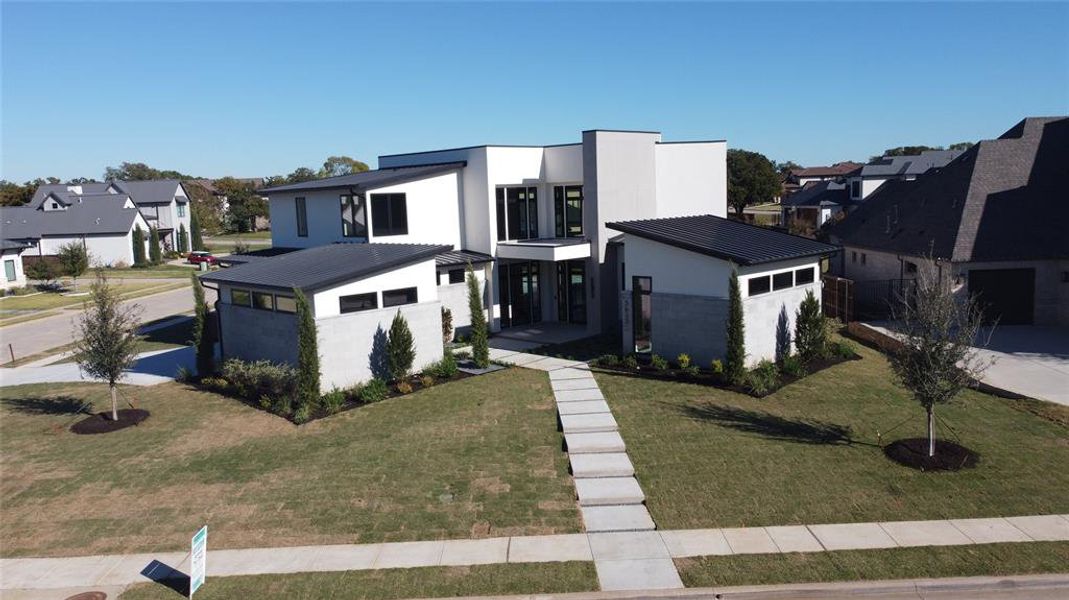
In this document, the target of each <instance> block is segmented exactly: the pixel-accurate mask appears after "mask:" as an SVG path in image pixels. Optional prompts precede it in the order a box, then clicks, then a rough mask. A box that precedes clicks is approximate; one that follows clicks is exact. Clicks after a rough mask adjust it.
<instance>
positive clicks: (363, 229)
mask: <svg viewBox="0 0 1069 600" xmlns="http://www.w3.org/2000/svg"><path fill="white" fill-rule="evenodd" d="M341 234H342V237H347V238H366V237H367V207H366V203H365V201H364V196H363V195H362V194H342V195H341Z"/></svg>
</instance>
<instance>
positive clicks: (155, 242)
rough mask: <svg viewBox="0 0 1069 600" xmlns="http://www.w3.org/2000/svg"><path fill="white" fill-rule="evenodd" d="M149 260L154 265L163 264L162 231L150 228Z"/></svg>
mask: <svg viewBox="0 0 1069 600" xmlns="http://www.w3.org/2000/svg"><path fill="white" fill-rule="evenodd" d="M148 260H149V262H150V263H152V264H154V265H158V264H160V263H162V262H163V257H162V255H161V254H160V230H159V229H156V228H155V227H149V228H148Z"/></svg>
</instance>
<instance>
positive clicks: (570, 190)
mask: <svg viewBox="0 0 1069 600" xmlns="http://www.w3.org/2000/svg"><path fill="white" fill-rule="evenodd" d="M553 212H554V221H553V224H554V226H555V229H556V230H555V231H554V233H555V234H556V236H557V237H561V238H562V237H582V236H583V186H581V185H556V186H553Z"/></svg>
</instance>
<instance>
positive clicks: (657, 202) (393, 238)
mask: <svg viewBox="0 0 1069 600" xmlns="http://www.w3.org/2000/svg"><path fill="white" fill-rule="evenodd" d="M726 151H727V146H726V143H725V142H724V141H722V140H720V141H704V142H681V143H672V142H664V141H663V140H662V139H661V134H660V133H657V132H641V131H607V130H590V131H584V132H583V134H582V140H581V141H580V142H577V143H572V144H562V145H555V146H492V145H487V146H473V147H465V148H453V149H448V150H435V151H428V152H415V153H410V154H395V155H388V156H380V157H379V169H377V170H374V171H368V172H364V173H357V174H353V175H345V176H341V177H332V178H327V179H320V180H316V181H309V182H305V183H298V184H292V185H283V186H277V187H273V188H266V189H263V190H261V192H260V193H262V194H264V195H266V196H267V197H268V198H269V199H270V207H271V222H272V242H273V245H274V246H275V247H284V248H308V247H313V246H318V245H323V244H329V243H335V242H357V243H362V242H371V243H374V242H390V243H420V244H442V245H449V246H452V247H453V248H454V249H456V250H457V251H463V252H469V253H473V256H478V257H483V258H485V260H486V261H487V262H485V263H483V264H485V265H486V267H485V268H484V269H483V271H484V272H483V273H482V274H481V275H480V277H481V278H485V281H486V282H487V283H488V285H487V286H486V287H487V298H488V305H490V306H492V311H493V312H492V314H491V327H492V328H493V329H494V330H498V329H501V328H508V327H518V326H525V325H530V324H533V323H541V322H564V323H572V324H577V325H583V326H585V327H586V329H587V331H588V332H589V333H591V334H594V333H600V332H602V331H615V330H616V329H617V328H618V327H619V321H618V314H619V310H618V301H619V296H618V293H617V291H618V289H617V282H618V281H619V273H618V272H617V265H618V263H619V261H618V260H617V259H616V258H615V257H614V256H613V255H612V253H613V252H615V249H614V246H612V245H610V244H609V243H608V242H609V238H610V236H611V235H612V234H611V233H610V232H608V231H607V229H606V227H605V224H606V223H607V222H609V221H615V220H626V219H643V218H655V217H661V216H679V215H696V214H716V215H720V216H724V215H725V214H726V211H727V201H726V194H727V189H726V186H727V184H726V181H727V176H726ZM491 261H492V262H491ZM456 268H457V266H456V265H454V266H453V267H451V269H452V270H456ZM448 270H450V268H449V267H443V268H441V269H440V275H442V276H445V274H446V273H447V272H448ZM454 285H460V284H459V283H458V284H454ZM454 312H456V311H454ZM462 312H463V311H462ZM457 317H460V319H461V320H460V321H458V322H457V324H458V325H460V326H463V325H464V324H466V323H465V321H464V319H466V318H467V317H466V315H456V314H455V317H454V318H457Z"/></svg>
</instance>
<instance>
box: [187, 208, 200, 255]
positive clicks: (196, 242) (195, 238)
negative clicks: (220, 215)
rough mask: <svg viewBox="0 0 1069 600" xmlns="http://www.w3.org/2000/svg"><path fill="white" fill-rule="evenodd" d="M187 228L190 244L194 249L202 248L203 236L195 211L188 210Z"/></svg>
mask: <svg viewBox="0 0 1069 600" xmlns="http://www.w3.org/2000/svg"><path fill="white" fill-rule="evenodd" d="M189 229H190V236H191V237H192V240H191V242H192V246H193V249H194V250H203V249H204V238H202V237H201V233H200V219H198V218H197V211H190V213H189Z"/></svg>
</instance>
